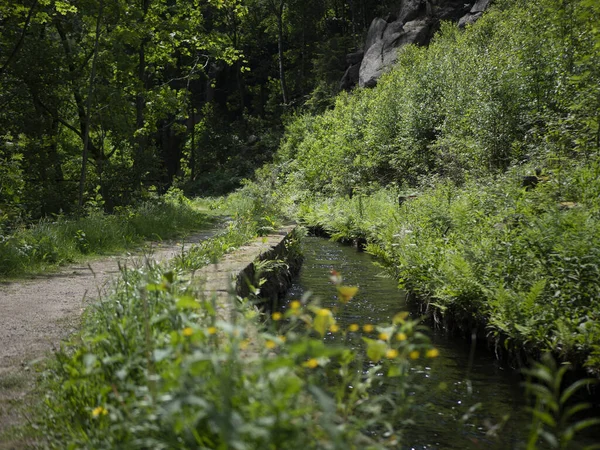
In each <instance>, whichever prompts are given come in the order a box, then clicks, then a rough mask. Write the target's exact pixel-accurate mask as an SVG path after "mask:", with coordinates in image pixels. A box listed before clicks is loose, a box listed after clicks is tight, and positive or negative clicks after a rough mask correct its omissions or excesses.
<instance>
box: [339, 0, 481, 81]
mask: <svg viewBox="0 0 600 450" xmlns="http://www.w3.org/2000/svg"><path fill="white" fill-rule="evenodd" d="M491 1H492V0H402V2H401V3H400V6H399V9H398V10H397V11H394V12H391V13H390V14H389V15H388V17H387V18H386V19H383V18H379V17H378V18H375V19H374V20H373V22H372V23H371V26H370V27H369V31H368V33H367V39H366V42H365V46H364V52H357V53H352V54H350V55H348V57H347V58H346V62H347V64H348V65H347V70H346V73H345V74H344V77H343V78H342V80H341V82H340V88H342V89H351V88H352V87H354V86H355V85H356V84H358V85H359V86H360V87H373V86H375V85H376V84H377V80H378V79H379V77H381V75H382V74H383V73H384V72H385V71H386V70H387V69H388V68H389V67H391V66H392V65H393V64H394V63H395V62H396V60H397V55H398V49H400V48H401V47H403V46H405V45H408V44H416V45H427V44H428V43H429V41H430V40H431V37H432V36H433V34H434V33H435V31H436V30H437V29H438V26H439V23H440V21H442V20H451V21H453V22H459V24H460V26H462V27H464V26H465V25H467V24H470V23H473V22H475V21H476V20H477V19H478V18H479V17H481V15H482V14H483V11H485V9H487V7H488V6H489V4H490V3H491ZM363 54H364V56H362V55H363Z"/></svg>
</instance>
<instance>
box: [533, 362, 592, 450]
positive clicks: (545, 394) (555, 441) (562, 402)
mask: <svg viewBox="0 0 600 450" xmlns="http://www.w3.org/2000/svg"><path fill="white" fill-rule="evenodd" d="M569 368H570V366H569V365H568V364H563V365H560V366H559V365H558V364H557V363H556V362H555V361H554V359H553V358H552V356H551V355H550V354H548V353H546V354H544V355H543V357H542V360H541V362H536V363H534V365H533V367H532V368H531V369H527V370H524V371H523V372H524V373H525V374H526V375H527V376H528V379H527V381H526V382H525V383H524V384H525V388H526V390H527V394H528V395H529V396H530V397H532V398H533V400H534V406H533V407H530V408H529V410H530V411H531V413H532V416H533V420H532V424H531V432H530V435H529V440H528V442H527V450H534V449H536V448H538V442H539V440H540V439H541V440H542V441H543V442H544V443H545V444H546V445H548V446H549V447H550V448H556V449H561V450H563V449H567V448H569V445H570V443H571V441H572V440H573V438H574V436H575V434H576V433H578V432H581V431H583V430H585V429H588V428H592V427H598V426H600V417H591V418H585V419H579V418H578V416H579V415H580V413H581V412H583V411H586V410H589V409H590V408H591V407H592V405H591V404H590V403H587V402H577V401H576V397H577V393H578V392H579V391H580V390H582V389H586V388H589V386H590V385H592V384H596V383H597V382H598V380H595V379H590V378H584V379H580V380H577V381H575V382H574V383H573V384H570V385H569V386H566V387H564V382H565V374H566V373H567V371H568V370H569ZM598 448H600V444H594V445H590V446H588V447H586V449H598Z"/></svg>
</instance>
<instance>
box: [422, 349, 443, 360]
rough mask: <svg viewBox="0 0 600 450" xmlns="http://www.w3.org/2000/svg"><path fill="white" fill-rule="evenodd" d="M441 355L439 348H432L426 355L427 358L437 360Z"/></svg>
mask: <svg viewBox="0 0 600 450" xmlns="http://www.w3.org/2000/svg"><path fill="white" fill-rule="evenodd" d="M439 355H440V351H439V350H438V349H437V348H432V349H429V350H427V353H425V356H426V357H427V358H437V357H438V356H439Z"/></svg>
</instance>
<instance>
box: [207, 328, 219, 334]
mask: <svg viewBox="0 0 600 450" xmlns="http://www.w3.org/2000/svg"><path fill="white" fill-rule="evenodd" d="M206 331H207V332H208V334H215V333H216V332H217V328H216V327H208V329H207V330H206Z"/></svg>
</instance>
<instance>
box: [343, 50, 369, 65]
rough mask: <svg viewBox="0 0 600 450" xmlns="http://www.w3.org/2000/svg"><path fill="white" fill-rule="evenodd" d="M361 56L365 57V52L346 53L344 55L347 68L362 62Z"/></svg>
mask: <svg viewBox="0 0 600 450" xmlns="http://www.w3.org/2000/svg"><path fill="white" fill-rule="evenodd" d="M363 56H365V52H355V53H348V54H347V55H346V64H347V65H349V66H353V65H355V64H360V63H361V62H362V59H363Z"/></svg>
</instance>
